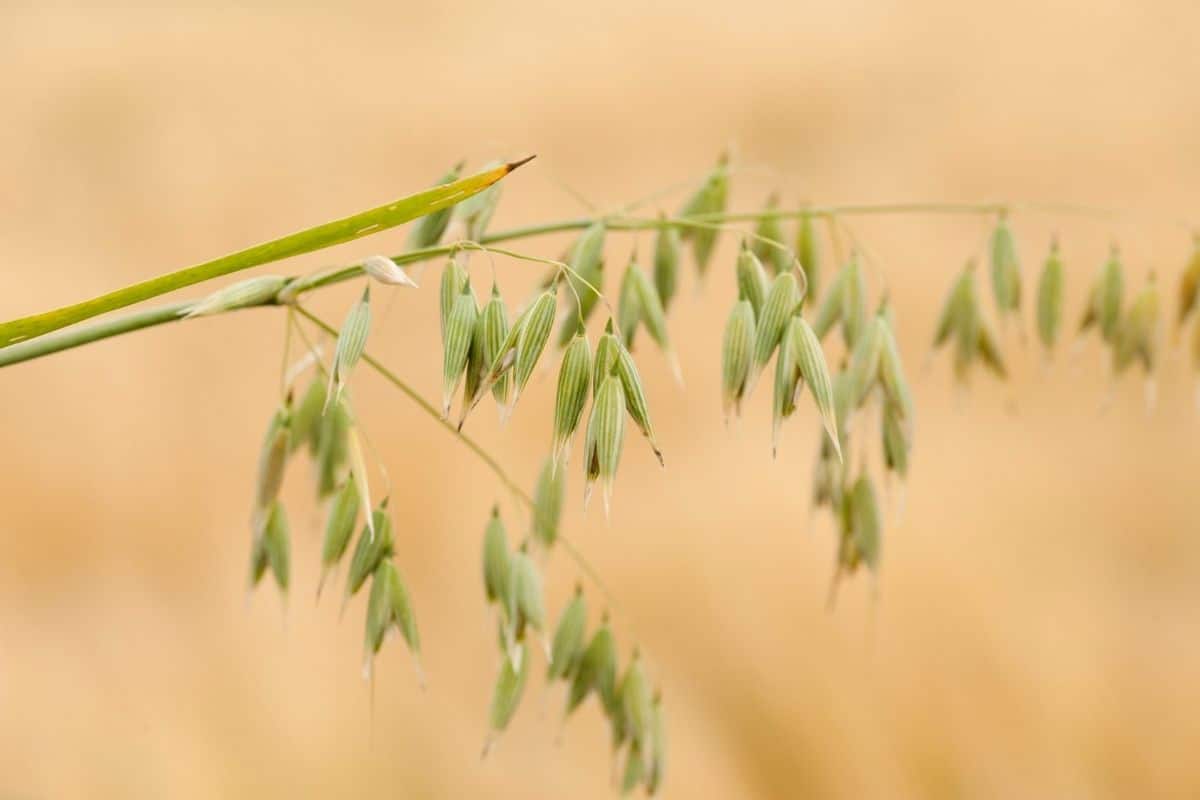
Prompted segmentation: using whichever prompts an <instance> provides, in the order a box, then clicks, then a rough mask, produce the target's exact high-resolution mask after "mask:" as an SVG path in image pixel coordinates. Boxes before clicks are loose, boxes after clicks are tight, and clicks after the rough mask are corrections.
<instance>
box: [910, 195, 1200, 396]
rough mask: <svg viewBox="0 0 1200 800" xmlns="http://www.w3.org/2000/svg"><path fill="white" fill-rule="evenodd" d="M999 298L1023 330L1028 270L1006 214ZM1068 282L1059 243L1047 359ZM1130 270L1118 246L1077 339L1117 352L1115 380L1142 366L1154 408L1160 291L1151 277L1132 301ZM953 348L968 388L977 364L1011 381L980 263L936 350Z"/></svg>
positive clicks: (1049, 272)
mask: <svg viewBox="0 0 1200 800" xmlns="http://www.w3.org/2000/svg"><path fill="white" fill-rule="evenodd" d="M1198 253H1200V245H1196V247H1195V248H1194V253H1193V256H1192V260H1191V262H1189V265H1188V267H1187V268H1186V269H1185V270H1184V274H1183V276H1182V279H1181V284H1180V291H1179V296H1180V300H1179V303H1180V305H1179V319H1178V324H1179V326H1180V328H1182V327H1183V325H1184V323H1185V322H1186V320H1187V319H1188V317H1189V315H1190V312H1191V309H1192V307H1193V306H1194V304H1195V297H1196V281H1197V280H1198V278H1197V275H1200V255H1197V254H1198ZM991 275H992V281H991V283H992V297H993V301H994V305H995V309H996V314H997V316H998V317H999V319H1000V320H1001V322H1002V323H1003V324H1004V325H1005V326H1007V325H1008V324H1009V322H1010V321H1011V323H1012V324H1014V325H1015V326H1017V327H1018V329H1019V328H1020V326H1021V325H1022V320H1021V298H1022V293H1021V269H1020V260H1019V258H1018V256H1017V245H1016V239H1015V236H1014V234H1013V232H1012V229H1011V228H1010V227H1009V224H1008V219H1007V216H1006V215H1004V214H1001V216H1000V218H999V220H998V221H997V224H996V227H995V229H994V230H993V232H992V237H991ZM1066 287H1067V281H1066V274H1065V268H1064V265H1063V260H1062V253H1061V248H1060V246H1059V242H1058V240H1057V238H1055V239H1053V240H1052V241H1051V243H1050V252H1049V253H1048V254H1047V256H1046V260H1045V262H1044V264H1043V266H1042V270H1041V275H1040V277H1039V279H1038V283H1037V296H1036V307H1035V309H1034V317H1035V328H1036V331H1037V337H1038V340H1039V342H1040V343H1041V345H1042V347H1043V349H1044V351H1045V354H1046V358H1047V359H1049V358H1050V357H1051V355H1052V354H1053V352H1054V350H1055V348H1056V347H1057V345H1058V342H1059V340H1060V338H1061V333H1062V327H1063V326H1062V322H1063V314H1064V306H1065V297H1066ZM1125 295H1126V277H1125V266H1124V263H1123V261H1122V259H1121V254H1120V251H1119V250H1118V249H1117V247H1116V246H1115V245H1114V246H1113V247H1112V249H1111V251H1110V253H1109V255H1108V257H1107V258H1106V259H1105V261H1104V263H1103V264H1102V265H1101V266H1100V269H1099V270H1098V272H1097V274H1096V276H1095V278H1094V279H1093V281H1092V283H1091V285H1090V286H1089V287H1088V291H1087V294H1086V295H1085V298H1084V302H1083V310H1082V312H1081V313H1080V317H1079V323H1078V326H1077V336H1079V337H1083V336H1085V335H1088V334H1090V333H1091V332H1093V331H1095V333H1096V334H1097V335H1098V338H1099V339H1100V341H1101V343H1102V344H1103V346H1104V347H1106V348H1108V350H1109V364H1110V370H1111V373H1112V375H1113V376H1114V377H1118V376H1120V375H1122V374H1124V373H1125V372H1126V371H1127V370H1128V369H1129V367H1130V366H1132V365H1135V364H1137V365H1140V367H1141V369H1142V373H1143V375H1144V377H1145V378H1146V381H1147V398H1148V401H1149V402H1151V403H1152V402H1153V387H1154V374H1155V370H1156V368H1157V354H1158V349H1159V340H1160V338H1161V335H1160V330H1159V329H1160V327H1161V323H1160V317H1161V314H1160V311H1159V297H1158V295H1159V292H1158V284H1157V280H1156V277H1155V274H1154V272H1150V273H1149V274H1148V276H1147V278H1146V282H1145V284H1144V285H1143V286H1142V287H1141V288H1140V289H1139V290H1138V292H1137V293H1136V294H1135V295H1134V296H1133V297H1132V298H1131V299H1129V300H1128V301H1126V296H1125ZM948 343H952V344H953V346H954V374H955V377H956V378H957V379H958V380H959V381H960V382H962V383H965V382H966V381H967V380H968V377H969V374H970V370H971V367H972V366H973V364H975V363H976V362H978V363H980V364H982V365H983V366H984V367H986V368H987V369H988V370H990V371H991V372H993V373H994V374H995V375H996V376H998V377H1000V378H1006V377H1007V375H1008V371H1007V368H1006V366H1005V359H1004V357H1003V355H1002V353H1001V346H1000V337H999V336H997V334H996V332H995V330H994V329H993V328H992V327H991V325H990V323H989V322H988V320H987V316H986V314H985V313H984V311H983V309H982V304H981V302H980V299H979V294H978V289H977V287H976V281H975V268H974V262H968V263H967V266H966V268H965V269H964V270H963V272H962V273H961V274H960V275H959V277H958V279H957V280H956V281H955V283H954V285H953V286H952V287H951V289H950V292H949V293H948V295H947V297H946V301H945V303H944V305H943V307H942V311H941V314H940V316H939V317H938V322H937V327H936V330H935V333H934V338H933V346H934V348H938V347H941V346H942V345H945V344H948ZM1195 352H1196V362H1197V366H1198V367H1200V336H1198V337H1197V347H1196V348H1195Z"/></svg>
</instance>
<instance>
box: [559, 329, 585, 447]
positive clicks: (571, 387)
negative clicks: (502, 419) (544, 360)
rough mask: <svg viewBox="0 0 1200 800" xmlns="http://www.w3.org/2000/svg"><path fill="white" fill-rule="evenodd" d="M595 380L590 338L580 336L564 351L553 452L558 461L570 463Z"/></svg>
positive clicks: (560, 371) (560, 372) (560, 370)
mask: <svg viewBox="0 0 1200 800" xmlns="http://www.w3.org/2000/svg"><path fill="white" fill-rule="evenodd" d="M591 379H592V349H591V347H590V346H589V345H588V340H587V336H586V335H584V334H579V335H577V336H576V337H575V338H574V340H572V342H571V344H570V345H568V346H567V349H566V350H565V351H563V359H562V367H561V368H560V369H559V372H558V393H557V395H556V397H555V400H554V437H553V440H552V442H551V447H550V452H551V455H552V457H553V458H554V460H555V461H556V462H558V461H562V462H564V463H565V462H566V460H567V455H568V454H569V452H570V447H571V436H572V435H573V434H574V433H575V429H576V428H578V427H579V420H580V417H581V416H582V415H583V406H584V404H586V403H587V398H588V392H589V390H590V389H591Z"/></svg>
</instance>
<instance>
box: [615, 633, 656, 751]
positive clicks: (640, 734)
mask: <svg viewBox="0 0 1200 800" xmlns="http://www.w3.org/2000/svg"><path fill="white" fill-rule="evenodd" d="M620 697H621V704H622V710H623V712H624V716H625V720H626V722H627V723H628V725H629V734H630V738H632V739H633V744H634V745H635V746H636V747H638V748H639V749H640V750H641V751H642V752H643V753H646V754H649V753H652V752H653V751H654V746H655V743H654V741H653V726H654V696H653V694H652V692H651V690H650V681H649V680H648V679H647V678H646V671H645V669H644V668H643V667H642V659H641V657H640V656H639V655H638V654H637V653H636V652H635V653H634V656H633V659H632V660H631V661H630V662H629V666H628V667H626V668H625V677H624V678H623V679H622V680H621V689H620Z"/></svg>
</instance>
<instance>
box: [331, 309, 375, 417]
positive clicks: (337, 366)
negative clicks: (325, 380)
mask: <svg viewBox="0 0 1200 800" xmlns="http://www.w3.org/2000/svg"><path fill="white" fill-rule="evenodd" d="M370 328H371V287H370V286H367V288H365V289H363V293H362V297H361V298H360V299H359V300H358V302H356V303H355V304H354V305H353V306H351V307H350V311H349V313H347V314H346V320H345V321H344V322H343V323H342V328H341V330H340V331H338V340H337V349H336V350H335V351H334V353H333V367H332V368H331V369H330V370H329V388H328V390H327V391H326V398H325V410H326V411H328V410H329V405H330V403H331V402H333V401H334V400H337V399H339V398H341V396H342V390H343V389H344V388H345V386H346V381H347V380H348V379H349V377H350V373H351V372H352V371H353V370H354V365H355V364H357V363H358V360H359V358H361V357H362V354H363V350H364V349H365V348H366V346H367V333H368V332H369V331H370Z"/></svg>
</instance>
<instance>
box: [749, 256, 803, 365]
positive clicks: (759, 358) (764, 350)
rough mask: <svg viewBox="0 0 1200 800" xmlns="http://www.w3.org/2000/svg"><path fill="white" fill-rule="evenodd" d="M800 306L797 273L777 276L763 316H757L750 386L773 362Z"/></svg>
mask: <svg viewBox="0 0 1200 800" xmlns="http://www.w3.org/2000/svg"><path fill="white" fill-rule="evenodd" d="M799 304H800V288H799V286H798V285H797V284H796V275H795V273H792V272H784V273H782V274H780V275H778V276H776V278H775V281H774V282H773V283H772V284H771V290H770V292H768V294H767V299H766V300H765V301H764V302H763V307H762V313H761V314H759V315H758V316H757V326H756V330H755V338H754V368H753V369H752V370H751V372H750V382H751V384H753V382H754V381H755V380H756V378H757V376H758V374H759V373H760V372H761V371H762V369H763V367H765V366H766V365H767V362H768V361H770V360H771V355H772V354H773V353H774V352H775V348H776V347H777V346H778V345H779V340H780V339H781V338H783V332H784V330H786V329H787V325H788V320H789V319H791V317H792V313H793V312H794V311H795V310H796V308H797V307H798V306H799Z"/></svg>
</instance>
